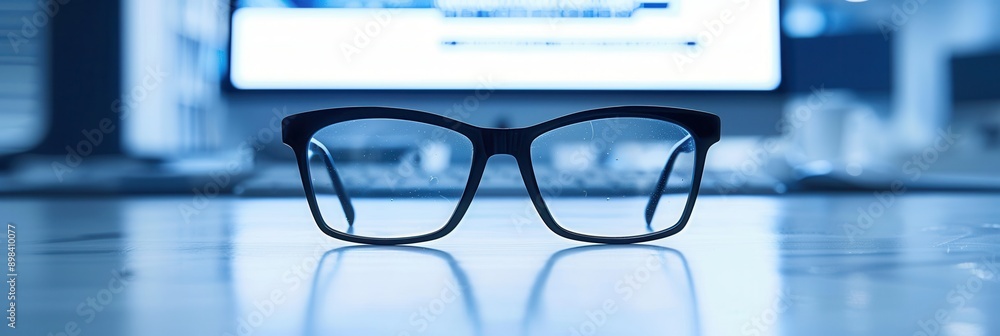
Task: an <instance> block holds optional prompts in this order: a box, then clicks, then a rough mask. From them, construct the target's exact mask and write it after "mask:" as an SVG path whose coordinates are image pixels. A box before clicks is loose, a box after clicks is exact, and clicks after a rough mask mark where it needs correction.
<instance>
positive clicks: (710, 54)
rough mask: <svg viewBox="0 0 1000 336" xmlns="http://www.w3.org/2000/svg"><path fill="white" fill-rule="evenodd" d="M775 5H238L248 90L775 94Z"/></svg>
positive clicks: (306, 1) (613, 1) (234, 70)
mask: <svg viewBox="0 0 1000 336" xmlns="http://www.w3.org/2000/svg"><path fill="white" fill-rule="evenodd" d="M778 15H779V10H778V0H700V1H697V0H649V1H645V0H541V1H540V0H438V1H433V0H241V1H238V2H237V4H236V6H235V10H234V13H233V17H232V31H231V34H232V35H231V53H230V55H231V59H230V61H231V62H230V71H229V74H230V78H229V79H230V81H231V83H232V85H233V86H234V87H235V88H237V89H244V90H275V89H277V90H329V89H335V90H336V89H349V90H350V89H361V90H385V89H389V90H414V89H416V90H423V89H430V90H434V89H442V90H470V89H476V88H478V87H481V86H483V85H484V84H483V83H484V82H489V85H491V88H495V89H500V90H508V89H509V90H684V91H691V90H694V91H715V90H724V91H743V90H755V91H756V90H772V89H775V88H776V87H777V86H778V85H779V83H780V81H781V61H780V54H781V52H780V47H779V44H780V42H779V40H780V32H779V24H778V22H779V19H778Z"/></svg>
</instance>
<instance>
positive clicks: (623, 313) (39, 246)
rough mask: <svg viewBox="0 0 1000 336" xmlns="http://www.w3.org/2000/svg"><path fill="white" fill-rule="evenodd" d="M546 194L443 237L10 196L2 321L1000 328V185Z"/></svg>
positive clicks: (276, 326)
mask: <svg viewBox="0 0 1000 336" xmlns="http://www.w3.org/2000/svg"><path fill="white" fill-rule="evenodd" d="M859 209H861V210H859ZM533 211H534V210H533V208H532V207H531V205H530V202H529V201H528V199H527V198H479V199H476V200H475V201H474V202H473V205H472V208H471V209H470V210H469V213H468V215H466V217H465V219H464V221H463V222H462V223H461V224H460V225H459V227H458V229H456V231H455V232H453V233H452V234H451V235H449V236H447V237H445V238H443V239H441V240H440V241H435V242H430V243H424V244H420V245H418V246H411V247H369V246H357V245H351V244H346V243H342V242H339V241H336V240H333V239H330V238H326V237H325V236H323V235H321V233H320V232H319V230H318V229H317V228H316V227H315V224H314V223H313V220H312V218H311V217H310V215H309V212H308V209H307V208H306V205H305V203H304V201H303V200H301V199H297V198H281V199H256V198H250V199H240V198H222V197H220V198H214V199H210V200H208V201H207V202H206V203H204V204H203V203H200V202H199V200H195V199H192V198H190V197H172V198H150V197H147V198H141V197H139V198H136V197H130V198H97V199H89V200H87V199H72V198H55V199H43V198H34V199H21V198H5V199H0V216H2V217H0V220H3V221H6V222H9V223H12V224H14V226H15V230H16V237H17V251H18V253H17V260H16V262H17V274H18V275H17V298H18V301H17V307H18V310H17V315H16V316H17V325H16V326H17V328H16V331H13V332H12V331H11V330H10V329H8V328H3V331H2V332H0V335H7V334H17V335H21V334H23V335H49V334H50V333H51V334H52V335H74V334H80V335H298V334H306V335H314V334H315V335H519V334H526V335H529V334H530V335H923V334H926V335H998V334H1000V318H997V317H998V316H1000V280H998V279H1000V278H998V276H1000V275H998V265H1000V264H997V263H994V260H995V259H994V258H995V257H996V255H997V254H1000V195H991V194H916V193H913V194H907V195H904V196H902V197H899V198H895V199H892V200H883V201H882V203H880V200H879V198H878V197H876V196H874V195H872V194H869V193H865V194H841V195H832V196H831V195H790V196H779V197H753V196H729V197H704V198H701V199H699V202H698V205H697V207H696V209H695V215H694V217H693V218H692V220H691V222H690V223H689V225H688V227H687V228H686V229H685V231H683V232H682V233H680V234H679V235H677V236H674V237H671V238H667V239H664V240H661V241H658V242H656V243H655V244H647V245H635V246H600V245H588V244H581V243H576V242H573V241H568V240H565V239H563V238H560V237H558V236H556V235H555V234H554V233H552V232H550V231H548V229H547V228H546V227H545V226H544V225H543V224H542V223H541V221H540V220H539V219H538V217H537V216H536V215H535V214H534V212H533ZM859 216H860V218H859ZM859 220H860V221H861V223H859ZM997 262H1000V260H998V261H997Z"/></svg>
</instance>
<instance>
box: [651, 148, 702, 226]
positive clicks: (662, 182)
mask: <svg viewBox="0 0 1000 336" xmlns="http://www.w3.org/2000/svg"><path fill="white" fill-rule="evenodd" d="M694 149H695V147H694V139H693V138H691V135H688V136H686V137H684V138H683V139H681V141H678V142H677V143H676V144H674V147H673V148H671V149H670V157H669V158H667V164H666V165H664V166H663V171H662V172H660V178H659V180H657V181H656V186H655V187H654V188H653V193H652V194H651V195H649V203H646V226H649V225H650V224H652V222H653V214H654V213H656V206H657V205H658V204H660V196H663V192H664V191H666V190H667V179H669V178H670V172H672V171H673V170H674V161H676V160H677V155H678V154H680V153H690V152H693V151H694Z"/></svg>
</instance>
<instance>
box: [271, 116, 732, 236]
mask: <svg viewBox="0 0 1000 336" xmlns="http://www.w3.org/2000/svg"><path fill="white" fill-rule="evenodd" d="M613 118H642V119H653V120H660V121H665V122H669V123H673V124H675V125H677V126H678V127H681V128H683V129H684V130H685V131H687V132H688V134H689V135H690V139H688V140H684V139H682V140H681V141H694V153H695V166H694V174H693V176H692V182H691V190H690V192H689V193H688V198H687V201H686V203H685V205H684V211H683V213H682V214H681V217H680V219H679V220H678V221H677V223H676V224H674V225H673V226H672V227H670V228H668V229H666V230H662V231H657V232H652V233H646V234H641V235H632V236H624V237H604V236H595V235H587V234H582V233H576V232H573V231H570V230H567V229H565V228H563V227H562V226H560V225H559V224H558V223H557V222H556V220H555V218H554V217H553V216H552V213H551V212H550V211H549V209H548V207H547V206H546V205H545V201H544V199H543V197H542V193H541V190H540V189H539V187H538V181H537V179H536V178H535V172H534V169H533V168H532V164H531V144H532V142H534V141H535V139H537V138H538V137H539V136H541V135H542V134H545V133H548V132H550V131H552V130H555V129H558V128H561V127H564V126H569V125H573V124H578V123H582V122H587V121H594V120H602V119H613ZM364 119H392V120H401V121H411V122H417V123H422V124H427V125H432V126H438V127H442V128H445V129H450V130H452V131H455V132H457V133H459V134H462V135H463V136H465V137H466V138H467V139H469V141H470V142H471V143H472V150H473V155H472V165H471V168H470V172H469V177H468V181H466V186H465V189H464V190H463V191H462V196H461V197H460V199H459V202H458V205H457V206H456V208H455V211H454V212H452V215H451V218H449V219H448V221H447V222H446V223H445V225H444V226H443V227H441V228H440V229H438V230H436V231H434V232H430V233H426V234H421V235H417V236H412V237H401V238H378V237H364V236H358V235H353V234H348V233H344V232H340V231H337V230H335V229H333V228H331V227H330V226H329V225H327V223H326V221H325V220H324V219H323V215H322V213H321V212H320V209H319V203H318V201H317V199H316V192H315V190H314V188H313V184H312V173H311V172H310V169H309V160H310V156H309V146H310V144H319V143H318V142H313V141H312V139H313V136H315V134H316V132H318V131H319V130H321V129H323V128H326V127H328V126H331V125H334V124H338V123H342V122H347V121H354V120H364ZM281 124H282V127H281V131H282V132H281V135H282V142H284V143H285V144H286V145H288V147H290V148H291V149H292V151H293V152H294V153H295V158H296V162H297V164H298V167H299V175H300V176H301V178H302V186H303V188H304V190H305V194H306V199H307V201H308V203H309V209H310V211H311V212H312V215H313V219H315V221H316V224H317V226H319V229H320V230H321V231H322V232H323V233H325V234H326V235H328V236H330V237H333V238H337V239H340V240H344V241H348V242H353V243H360V244H370V245H405V244H416V243H422V242H426V241H431V240H435V239H439V238H441V237H444V236H445V235H447V234H449V233H451V231H453V230H454V229H455V228H456V227H458V223H459V222H461V220H462V218H463V217H464V216H465V213H466V212H467V211H468V209H469V206H470V205H471V204H472V200H473V198H475V194H476V191H477V190H478V189H479V183H480V182H481V181H482V177H483V174H484V173H485V170H486V164H487V161H488V160H489V158H490V157H492V156H494V155H497V154H508V155H511V156H513V157H514V159H515V160H516V161H517V165H518V169H519V170H520V173H521V179H522V181H523V182H524V185H525V187H526V188H527V190H528V196H529V198H530V199H531V202H532V204H533V205H534V206H535V211H537V212H538V215H539V217H541V219H542V222H543V223H544V224H545V226H547V227H548V228H549V230H551V231H552V232H554V233H555V234H557V235H559V236H561V237H563V238H567V239H572V240H576V241H582V242H588V243H598V244H633V243H641V242H647V241H652V240H657V239H662V238H666V237H669V236H672V235H674V234H677V233H678V232H680V231H681V230H683V229H684V227H685V226H686V225H687V222H688V220H689V219H690V217H691V213H692V211H693V209H694V203H695V199H697V197H698V192H699V190H700V187H701V177H702V174H703V173H704V170H705V158H706V156H707V155H708V149H709V148H710V147H711V146H712V145H713V144H715V143H716V142H718V141H719V138H720V135H721V120H720V118H719V117H718V116H717V115H715V114H711V113H708V112H703V111H697V110H691V109H684V108H676V107H664V106H615V107H605V108H598V109H592V110H586V111H581V112H576V113H573V114H569V115H565V116H562V117H559V118H555V119H552V120H549V121H546V122H543V123H539V124H535V125H532V126H528V127H523V128H489V127H479V126H474V125H471V124H467V123H464V122H461V121H458V120H455V119H452V118H449V117H446V116H442V115H438V114H433V113H429V112H424V111H417V110H410V109H402V108H394V107H340V108H330V109H322V110H315V111H309V112H302V113H298V114H294V115H290V116H287V117H285V118H284V119H282V121H281ZM679 144H680V143H678V145H679ZM319 145H320V146H322V144H319ZM321 149H322V150H324V151H325V152H326V153H325V157H324V159H325V160H326V164H327V165H328V168H329V169H328V172H329V173H330V175H331V176H330V178H331V182H332V183H333V187H334V188H335V189H336V191H337V197H338V199H339V201H340V203H341V206H342V208H343V210H344V212H345V216H346V217H347V220H348V223H349V225H353V222H354V210H353V206H352V205H351V202H350V195H348V194H347V193H346V189H345V188H344V186H343V183H342V182H341V180H340V178H339V176H338V174H337V171H336V169H335V166H334V165H333V160H332V157H331V155H330V152H329V151H328V150H326V149H325V148H322V147H321ZM678 150H679V148H678V146H677V145H675V146H674V147H673V148H672V153H671V157H670V158H669V159H668V160H667V163H666V165H665V166H664V169H663V171H662V172H661V173H660V178H659V180H658V181H657V185H656V187H655V188H654V190H653V193H652V195H650V200H649V202H648V203H647V206H646V213H645V217H646V223H647V225H649V223H650V222H651V220H652V216H653V213H654V211H655V209H656V206H657V204H658V203H659V198H660V196H661V195H662V194H663V192H664V191H665V190H666V188H665V186H666V182H667V179H668V178H669V175H670V172H671V171H672V170H673V168H672V165H673V159H675V158H676V155H677V153H678Z"/></svg>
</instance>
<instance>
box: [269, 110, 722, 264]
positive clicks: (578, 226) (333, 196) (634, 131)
mask: <svg viewBox="0 0 1000 336" xmlns="http://www.w3.org/2000/svg"><path fill="white" fill-rule="evenodd" d="M282 124H283V127H282V136H283V141H284V143H285V144H287V145H288V146H289V147H291V148H292V150H293V151H294V152H295V156H296V159H297V161H298V165H299V173H300V174H301V176H302V185H303V187H304V188H305V192H306V198H307V199H308V201H309V207H310V210H311V211H312V214H313V217H314V218H315V219H316V223H317V224H318V225H319V228H320V230H322V231H323V232H324V233H326V234H327V235H329V236H331V237H334V238H338V239H342V240H346V241H350V242H355V243H364V244H377V245H395V244H412V243H419V242H424V241H429V240H433V239H437V238H441V237H443V236H444V235H447V234H448V233H449V232H451V231H452V230H454V229H455V227H456V226H458V223H459V222H460V221H461V219H462V216H463V215H465V212H466V210H468V208H469V205H470V204H471V203H472V199H473V196H474V195H475V193H476V190H477V189H478V188H479V185H480V182H481V180H482V177H483V172H484V170H485V167H486V162H487V160H488V159H489V158H490V157H491V156H493V155H496V154H509V155H511V156H513V157H514V158H515V159H516V160H517V165H518V170H519V171H520V173H521V176H522V179H523V180H524V185H525V187H527V190H528V194H529V196H530V198H531V201H532V203H533V204H534V206H535V209H536V210H537V211H538V214H539V215H540V217H541V219H542V221H543V222H544V223H545V225H546V226H548V227H549V229H551V230H552V231H553V232H555V233H556V234H558V235H560V236H563V237H565V238H569V239H574V240H579V241H585V242H592V243H605V244H628V243H639V242H645V241H650V240H655V239H660V238H664V237H668V236H671V235H674V234H676V233H677V232H680V231H681V230H682V229H683V228H684V226H685V225H686V223H687V221H688V218H689V217H690V216H691V210H692V209H693V208H694V202H695V198H696V197H697V195H698V189H699V185H700V183H701V176H702V172H703V171H704V167H705V156H706V155H707V154H708V149H709V147H711V146H712V144H714V143H716V142H718V140H719V133H720V120H719V117H718V116H716V115H714V114H710V113H706V112H700V111H694V110H687V109H679V108H670V107H656V106H622V107H609V108H602V109H596V110H589V111H584V112H578V113H574V114H570V115H567V116H564V117H560V118H557V119H554V120H551V121H547V122H544V123H541V124H538V125H534V126H531V127H525V128H512V129H496V128H483V127H477V126H473V125H469V124H466V123H463V122H460V121H457V120H454V119H451V118H447V117H443V116H440V115H436V114H431V113H427V112H420V111H414V110H406V109H397V108H386V107H348V108H336V109H327V110H318V111H312V112H305V113H300V114H296V115H292V116H289V117H286V118H285V119H284V120H283V121H282Z"/></svg>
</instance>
